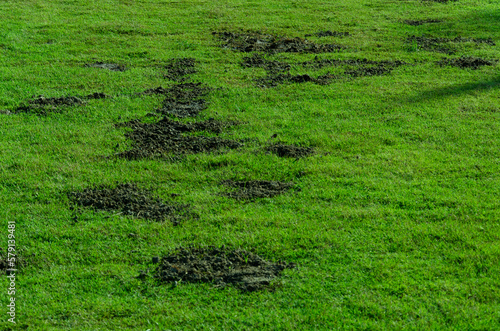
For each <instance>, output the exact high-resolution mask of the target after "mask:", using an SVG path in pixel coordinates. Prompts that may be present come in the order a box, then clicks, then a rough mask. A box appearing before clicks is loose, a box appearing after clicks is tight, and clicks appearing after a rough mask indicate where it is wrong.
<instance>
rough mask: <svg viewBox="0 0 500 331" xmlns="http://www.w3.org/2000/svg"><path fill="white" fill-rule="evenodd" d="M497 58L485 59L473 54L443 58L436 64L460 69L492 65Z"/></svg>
mask: <svg viewBox="0 0 500 331" xmlns="http://www.w3.org/2000/svg"><path fill="white" fill-rule="evenodd" d="M497 62H498V60H486V59H481V58H479V57H473V56H462V57H460V58H458V59H443V60H441V61H438V62H437V64H439V65H441V66H453V67H458V68H461V69H466V68H470V69H479V68H480V67H482V66H493V65H495V64H496V63H497Z"/></svg>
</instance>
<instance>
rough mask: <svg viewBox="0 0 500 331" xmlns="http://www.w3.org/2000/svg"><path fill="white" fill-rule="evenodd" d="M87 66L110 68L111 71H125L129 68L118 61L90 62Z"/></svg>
mask: <svg viewBox="0 0 500 331" xmlns="http://www.w3.org/2000/svg"><path fill="white" fill-rule="evenodd" d="M85 67H88V68H99V69H108V70H111V71H125V70H127V68H126V67H125V66H124V65H121V64H116V63H104V62H95V63H88V64H86V65H85Z"/></svg>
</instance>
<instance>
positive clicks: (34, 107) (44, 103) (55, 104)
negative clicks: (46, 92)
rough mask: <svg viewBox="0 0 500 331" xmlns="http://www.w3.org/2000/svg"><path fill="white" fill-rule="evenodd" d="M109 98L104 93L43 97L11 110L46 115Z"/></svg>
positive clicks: (37, 97) (35, 98) (34, 98)
mask: <svg viewBox="0 0 500 331" xmlns="http://www.w3.org/2000/svg"><path fill="white" fill-rule="evenodd" d="M104 98H109V96H107V95H106V94H104V93H99V92H96V93H92V94H89V95H86V96H78V97H77V96H67V97H52V98H47V97H45V96H43V95H39V96H36V97H33V98H32V99H31V100H28V101H26V103H25V104H24V105H21V106H19V107H17V108H15V109H14V110H13V112H14V113H34V114H38V115H46V114H48V113H50V112H57V111H58V110H59V108H60V107H73V106H80V105H83V104H85V103H86V100H92V99H104Z"/></svg>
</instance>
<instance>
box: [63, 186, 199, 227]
mask: <svg viewBox="0 0 500 331" xmlns="http://www.w3.org/2000/svg"><path fill="white" fill-rule="evenodd" d="M68 197H69V198H70V200H71V201H72V202H74V203H75V204H77V205H78V206H82V207H90V208H93V209H95V210H106V211H121V214H123V215H130V216H133V217H136V218H143V219H150V220H154V221H159V222H163V221H165V220H169V221H171V222H172V223H173V224H174V225H178V224H179V223H180V222H181V221H182V220H184V219H187V218H196V215H195V214H193V213H192V212H191V211H190V206H189V205H183V204H177V203H170V202H165V201H163V200H161V199H160V198H158V197H156V196H153V195H152V193H151V192H150V191H148V190H144V189H139V188H138V187H137V185H136V184H133V183H122V184H118V185H117V186H116V187H111V186H108V185H100V186H96V187H93V188H87V189H84V190H83V191H75V192H69V193H68Z"/></svg>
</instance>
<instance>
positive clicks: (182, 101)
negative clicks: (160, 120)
mask: <svg viewBox="0 0 500 331" xmlns="http://www.w3.org/2000/svg"><path fill="white" fill-rule="evenodd" d="M210 90H211V89H210V88H209V87H206V86H204V85H203V84H202V83H181V84H176V85H173V86H172V87H169V88H163V87H161V86H160V87H156V88H153V89H148V90H146V91H144V92H142V93H140V94H142V95H151V94H161V95H164V96H165V99H164V100H163V103H162V107H161V108H160V109H158V110H157V111H158V112H159V113H161V114H164V115H170V116H175V117H181V118H182V117H195V116H197V115H198V114H199V113H200V112H201V111H203V110H205V109H206V108H207V105H208V103H207V100H206V99H204V98H203V97H205V96H206V95H207V94H208V93H209V92H210Z"/></svg>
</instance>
